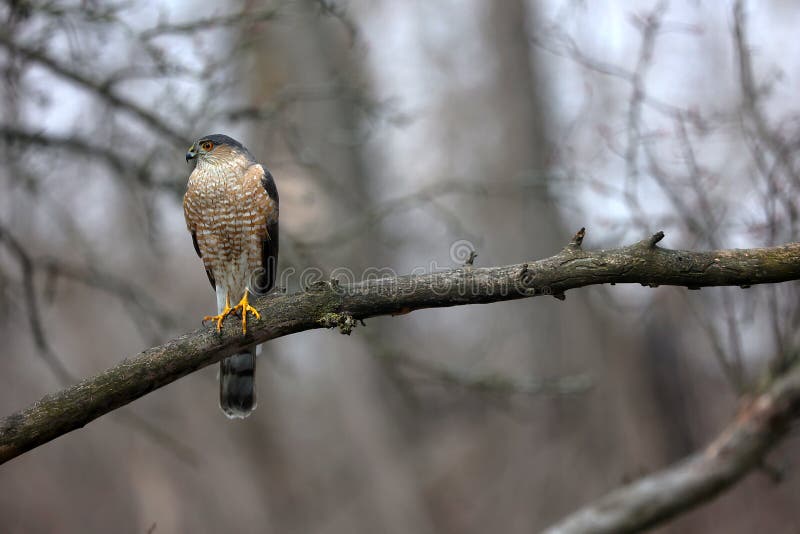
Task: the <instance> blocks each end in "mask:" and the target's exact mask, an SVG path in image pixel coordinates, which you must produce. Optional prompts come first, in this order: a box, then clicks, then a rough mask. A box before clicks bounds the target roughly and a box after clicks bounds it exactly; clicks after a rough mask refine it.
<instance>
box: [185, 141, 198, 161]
mask: <svg viewBox="0 0 800 534" xmlns="http://www.w3.org/2000/svg"><path fill="white" fill-rule="evenodd" d="M196 157H197V151H196V150H195V148H194V145H192V146H190V147H189V150H187V151H186V163H189V160H193V159H194V158H196Z"/></svg>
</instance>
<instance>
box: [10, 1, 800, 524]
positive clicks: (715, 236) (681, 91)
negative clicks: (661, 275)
mask: <svg viewBox="0 0 800 534" xmlns="http://www.w3.org/2000/svg"><path fill="white" fill-rule="evenodd" d="M0 6H1V7H0V18H2V20H3V21H4V25H3V28H2V31H0V69H2V84H0V92H1V93H2V95H1V96H0V106H2V119H0V139H1V140H2V143H0V157H2V161H3V164H2V166H0V191H2V195H0V317H1V318H2V323H0V330H2V335H3V338H4V339H5V340H6V341H5V350H4V351H3V352H4V355H3V356H4V357H3V359H2V362H3V366H4V367H3V372H2V373H0V413H2V414H4V415H5V414H6V413H11V412H13V411H14V410H17V409H19V408H22V407H24V406H26V405H27V404H29V403H31V402H33V401H35V400H36V399H37V398H39V397H40V396H42V395H44V394H46V393H48V392H51V391H53V390H55V389H58V388H59V387H61V386H63V385H66V384H69V383H72V382H74V381H75V380H76V379H77V378H79V377H83V376H88V375H91V374H93V373H96V372H99V371H101V370H102V369H105V368H107V367H109V366H111V365H113V364H115V363H116V362H118V361H119V360H120V359H121V358H123V357H125V356H127V355H131V354H134V353H136V352H137V351H140V350H142V349H144V348H147V347H148V346H151V345H153V344H156V343H158V342H161V341H164V340H166V339H168V338H170V337H172V336H174V335H177V334H179V333H182V332H185V331H187V330H190V329H193V328H196V327H197V325H198V319H199V317H201V316H202V315H204V314H205V313H208V312H209V311H210V310H212V309H213V306H214V298H213V294H212V292H211V291H210V290H209V288H208V285H207V284H208V282H207V280H206V278H205V274H204V273H203V270H202V268H201V265H200V262H199V260H197V258H196V256H195V254H194V250H193V249H192V245H191V239H190V238H189V236H188V233H187V232H186V230H185V225H184V222H183V213H182V210H181V207H180V199H181V196H182V194H183V191H184V188H185V183H186V179H187V176H188V174H189V169H188V168H187V167H186V166H184V165H183V154H184V151H185V149H186V147H187V146H188V145H189V144H190V143H191V142H192V140H193V139H194V138H196V137H197V136H199V135H202V134H206V133H211V132H224V133H228V134H230V135H232V136H234V137H236V138H238V139H240V140H242V141H243V142H244V143H245V144H246V145H247V146H249V147H250V148H251V150H252V151H253V152H254V154H256V156H257V158H258V159H259V160H261V161H263V162H265V163H266V164H267V165H268V166H269V167H270V169H271V171H272V173H273V174H274V175H275V177H276V180H277V183H278V187H279V190H280V193H281V206H282V213H281V231H282V234H283V235H282V237H281V242H282V251H281V253H282V256H281V269H282V271H283V273H284V276H283V277H282V279H281V284H282V285H283V286H285V287H287V288H288V289H297V288H300V287H304V286H305V285H307V284H308V283H309V282H310V281H312V280H313V279H314V278H315V277H325V278H327V277H328V276H330V275H334V276H347V274H346V273H348V272H352V273H357V276H360V275H361V273H368V274H369V273H375V272H382V270H384V269H391V270H392V271H395V272H399V273H405V272H411V271H412V270H414V269H421V268H422V269H425V270H426V271H429V270H433V269H436V268H445V267H451V266H453V265H457V264H458V263H459V262H463V260H464V258H459V257H454V251H455V250H456V249H455V248H454V246H452V245H454V244H457V243H461V242H463V241H466V242H469V243H470V244H471V245H472V246H473V247H475V249H476V250H477V252H478V254H479V256H478V259H477V264H479V265H500V264H506V263H514V262H520V261H524V260H526V259H532V258H539V257H544V256H548V255H550V254H552V253H554V252H556V251H557V250H558V249H560V248H561V247H562V246H563V244H564V243H565V242H566V241H567V240H568V237H569V236H570V235H572V233H573V232H574V231H575V230H576V229H577V228H578V227H580V226H584V225H585V226H587V227H589V229H590V234H589V238H588V239H587V246H589V247H592V248H595V247H600V246H616V245H619V244H621V243H624V242H629V241H630V240H633V239H639V238H641V237H643V236H645V235H648V234H650V233H652V232H653V231H655V230H658V229H663V230H665V231H666V233H667V242H668V245H669V246H670V247H673V248H693V249H702V248H718V247H733V246H767V245H772V244H780V243H784V242H788V241H797V240H798V225H800V222H798V200H797V199H798V198H800V178H799V177H800V168H798V161H797V157H796V156H795V153H797V150H796V149H797V147H798V141H800V136H798V132H800V130H799V129H798V113H797V110H796V109H795V108H794V107H793V105H792V103H793V102H794V100H795V99H793V98H792V96H793V94H794V92H795V91H794V90H793V89H794V88H795V87H796V86H797V83H798V81H800V80H798V78H797V77H798V76H799V75H800V74H798V73H800V71H799V70H798V64H797V62H796V61H794V57H796V54H791V53H787V51H790V50H793V48H794V47H796V46H798V44H797V40H796V39H795V38H794V35H795V31H794V29H795V28H796V27H797V24H798V23H800V21H798V18H800V10H798V9H797V8H796V7H794V6H793V5H792V4H791V3H786V2H781V1H778V0H775V1H770V2H766V3H762V4H760V5H759V6H760V8H761V9H759V10H755V8H753V7H750V9H748V4H747V3H746V2H720V3H714V4H706V3H700V2H677V1H676V2H672V3H667V2H639V3H636V5H634V6H632V5H631V4H630V3H627V2H612V3H609V4H607V5H605V6H602V7H598V6H594V5H590V4H589V3H586V2H581V1H575V0H562V1H557V0H552V1H550V0H548V1H545V2H525V1H522V0H509V1H507V2H480V1H474V0H473V1H467V2H464V1H462V2H454V1H450V2H443V3H436V4H428V3H421V2H392V1H391V0H381V1H373V2H361V1H351V2H344V1H341V2H334V1H331V0H297V1H288V0H287V1H278V2H274V3H263V4H261V3H254V2H229V3H226V4H224V5H215V6H209V5H204V6H198V5H196V4H190V3H183V2H170V3H167V4H164V5H161V4H157V3H152V2H148V1H146V0H141V1H139V0H135V1H131V2H124V3H111V4H104V3H101V2H65V1H64V2H62V1H52V2H47V1H44V2H38V1H19V0H15V1H6V2H4V3H3V4H0ZM345 269H346V270H345ZM797 302H798V284H796V283H794V284H783V285H780V286H765V287H754V288H752V289H749V290H747V291H742V290H741V289H738V288H715V289H705V290H703V291H701V292H687V291H684V290H680V289H675V288H664V289H656V290H652V289H646V288H639V287H637V288H628V287H619V286H618V287H615V288H604V287H592V288H587V289H585V290H581V291H576V292H573V293H571V294H570V295H569V298H568V299H567V300H566V301H565V302H559V301H557V300H556V299H547V300H544V299H536V300H533V301H530V300H523V301H516V302H511V303H501V304H493V305H490V306H474V307H466V308H455V309H448V310H426V311H420V312H415V313H414V314H410V315H406V316H401V317H394V318H376V319H373V320H371V321H369V324H368V326H367V328H363V329H359V330H358V331H357V332H356V334H354V335H353V336H350V337H344V336H339V335H336V334H335V333H333V332H328V331H315V332H307V333H304V334H302V335H299V336H295V337H292V338H285V339H279V340H275V341H273V342H270V343H268V344H266V345H264V347H263V351H262V356H261V360H262V361H264V362H265V363H263V364H261V365H260V367H259V375H258V382H259V396H260V399H259V409H258V410H257V411H256V412H255V414H254V415H253V416H251V417H250V418H249V419H247V420H246V421H244V422H240V423H235V422H230V421H228V420H227V419H225V418H224V417H223V416H222V415H221V413H220V412H219V410H218V408H217V406H216V394H217V390H216V386H215V383H216V377H215V373H216V367H214V368H213V369H211V368H209V369H205V370H203V371H201V372H198V373H194V374H192V375H190V376H188V377H186V378H184V379H183V380H181V381H179V382H177V383H175V384H173V385H171V386H169V387H167V388H164V389H161V390H159V391H157V392H155V393H154V394H151V395H149V396H147V397H145V398H143V399H141V400H139V401H137V402H136V403H134V404H132V405H131V406H129V407H126V408H123V409H122V410H119V411H118V412H115V413H113V414H111V415H110V416H108V417H105V418H102V419H100V420H98V421H97V422H95V423H93V424H92V425H90V426H89V427H87V428H86V429H85V430H82V431H80V432H77V433H73V434H70V435H68V436H65V437H64V438H61V439H59V440H58V441H57V442H55V443H51V444H49V445H47V446H45V447H42V448H40V449H37V450H36V451H34V452H32V453H29V454H27V455H25V456H23V457H21V458H19V459H17V460H15V461H13V462H11V463H9V464H7V465H4V466H3V467H2V470H3V476H2V477H0V527H2V528H0V530H2V531H3V532H53V531H98V532H106V531H109V530H124V531H133V532H147V531H157V532H186V531H190V532H218V531H234V532H239V531H244V532H248V531H262V530H268V531H276V532H325V533H336V532H398V533H407V532H454V533H455V532H458V533H462V532H484V531H486V530H487V529H492V530H497V531H500V532H530V531H531V530H539V529H540V528H542V527H544V526H546V525H548V524H550V523H552V522H553V521H555V520H557V519H558V518H560V517H561V516H563V515H565V514H566V513H568V512H569V511H571V510H573V509H575V508H576V507H578V506H579V505H580V504H582V503H584V502H587V501H590V500H591V499H593V498H596V497H598V496H600V495H603V494H604V493H606V492H608V491H609V490H611V489H613V488H615V487H617V486H619V485H620V484H621V483H623V482H624V481H626V480H630V479H633V478H636V477H638V476H640V475H641V474H643V473H647V472H650V471H653V470H657V469H659V468H662V467H664V466H666V465H669V464H670V463H672V462H674V461H676V460H677V459H679V458H681V457H683V456H685V455H686V454H688V453H689V452H690V451H693V450H696V449H697V448H699V447H700V446H702V445H703V444H704V443H705V442H707V441H708V439H709V438H710V437H712V436H713V435H715V434H716V433H717V432H718V431H719V430H720V428H721V427H722V425H723V424H724V422H725V421H727V420H728V419H729V418H730V416H731V415H732V414H733V413H734V411H735V407H736V399H737V397H738V396H739V395H740V394H741V393H743V392H745V391H748V390H749V389H751V388H752V387H753V385H754V384H755V383H756V382H757V381H758V380H759V379H760V377H761V376H762V375H763V374H764V373H765V370H766V369H773V370H776V369H780V368H782V367H783V366H785V365H786V362H787V361H788V359H789V358H790V357H791V355H792V354H796V352H797V350H798V342H800V339H798V336H799V335H798V331H800V329H798V323H800V306H798V305H797ZM793 454H795V455H796V454H797V443H796V441H792V440H789V441H787V442H786V443H785V444H784V445H782V446H781V448H779V450H778V452H777V453H776V454H775V458H777V459H778V460H777V461H778V462H779V464H781V465H778V468H779V469H782V468H783V465H782V461H783V460H782V459H783V458H788V457H790V456H792V455H793ZM773 467H774V466H773ZM771 470H774V469H771ZM784 474H785V480H784V481H783V483H782V484H780V485H778V486H774V485H773V483H772V482H771V480H770V478H769V477H766V476H763V475H762V474H759V473H756V474H753V475H751V476H750V477H749V478H748V479H747V480H746V481H745V482H744V483H743V484H741V485H739V486H737V487H736V488H735V489H734V490H732V491H731V492H729V493H728V494H727V495H725V496H724V497H723V498H721V499H719V500H718V501H716V502H714V503H712V504H711V505H709V506H707V507H705V508H702V509H700V510H697V511H695V512H692V513H690V514H688V515H686V516H684V517H682V518H679V519H678V520H677V521H675V522H673V523H672V524H671V525H669V526H667V527H664V531H674V532H708V531H721V532H752V531H754V530H764V531H770V532H790V531H793V529H797V528H800V523H798V521H800V519H798V517H797V514H796V510H795V508H796V506H795V504H796V503H795V499H794V496H796V495H797V494H798V492H800V482H798V478H797V477H796V476H794V474H793V472H791V471H788V472H786V473H784ZM754 500H757V503H758V505H757V506H753V505H752V503H753V502H754Z"/></svg>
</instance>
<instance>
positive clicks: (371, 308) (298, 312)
mask: <svg viewBox="0 0 800 534" xmlns="http://www.w3.org/2000/svg"><path fill="white" fill-rule="evenodd" d="M662 237H663V234H662V233H660V232H659V233H658V234H656V235H654V236H652V237H651V238H649V239H645V240H643V241H641V242H639V243H636V244H634V245H631V246H628V247H624V248H619V249H613V250H601V251H594V252H586V251H583V250H581V248H580V245H581V241H582V238H583V236H582V235H581V233H580V232H579V234H577V235H576V236H575V238H574V239H573V241H572V243H570V244H569V245H568V246H567V247H565V248H564V250H562V251H561V252H560V253H559V254H557V255H555V256H552V257H550V258H546V259H543V260H539V261H535V262H530V263H525V264H520V265H510V266H504V267H493V268H480V269H479V268H473V267H471V266H467V267H464V268H459V269H453V270H448V271H442V272H435V273H430V274H424V275H408V276H397V277H388V278H382V279H379V280H365V281H362V282H357V283H352V284H339V283H327V282H323V283H318V284H316V285H314V286H312V287H310V288H308V289H307V290H306V291H302V292H298V293H293V294H289V295H284V294H272V295H268V296H266V297H262V298H259V299H257V300H256V301H255V302H254V304H255V306H256V307H257V308H258V309H259V310H260V311H261V312H262V319H260V320H257V321H256V320H252V321H248V326H249V328H248V332H247V335H246V336H242V335H241V334H240V333H239V332H240V331H239V327H238V325H235V324H233V323H235V321H230V322H228V323H227V324H226V327H225V328H224V329H223V331H222V333H221V334H218V333H216V332H215V331H214V329H213V328H211V327H207V328H202V329H200V330H197V331H195V332H193V333H190V334H186V335H183V336H181V337H179V338H177V339H174V340H172V341H169V342H167V343H165V344H163V345H161V346H158V347H153V348H151V349H148V350H146V351H144V352H142V353H141V354H139V355H138V356H137V357H135V358H131V359H125V360H123V361H122V362H121V363H120V364H118V365H117V366H115V367H113V368H111V369H109V370H107V371H105V372H103V373H101V374H99V375H97V376H95V377H92V378H88V379H86V380H84V381H83V382H81V383H80V384H78V385H75V386H72V387H70V388H67V389H65V390H63V391H60V392H58V393H54V394H52V395H48V396H46V397H44V398H43V399H41V400H39V401H38V402H36V403H35V404H34V405H32V406H31V407H29V408H27V409H25V410H23V411H21V412H18V413H16V414H13V415H11V416H9V417H7V418H5V419H4V420H2V421H0V463H3V462H6V461H8V460H10V459H11V458H14V457H16V456H18V455H20V454H22V453H24V452H25V451H28V450H30V449H32V448H34V447H37V446H39V445H41V444H43V443H46V442H48V441H50V440H52V439H55V438H57V437H58V436H60V435H62V434H65V433H67V432H70V431H72V430H75V429H76V428H80V427H82V426H84V425H85V424H87V423H89V422H90V421H92V420H94V419H96V418H98V417H100V416H101V415H103V414H106V413H108V412H110V411H112V410H115V409H116V408H119V407H120V406H123V405H125V404H127V403H129V402H131V401H133V400H135V399H137V398H139V397H141V396H143V395H146V394H147V393H149V392H151V391H153V390H155V389H158V388H160V387H162V386H165V385H166V384H169V383H170V382H173V381H175V380H177V379H178V378H180V377H182V376H185V375H187V374H189V373H191V372H193V371H196V370H198V369H200V368H202V367H205V366H207V365H210V364H212V363H215V362H217V361H219V360H221V359H222V358H225V357H226V356H230V355H231V354H234V353H236V352H238V351H240V350H242V349H243V348H244V347H246V346H249V345H252V344H254V343H262V342H264V341H267V340H270V339H274V338H277V337H281V336H285V335H289V334H293V333H296V332H302V331H304V330H311V329H314V328H321V327H333V326H338V327H340V328H341V329H342V331H343V332H349V330H351V329H352V327H353V326H354V325H355V324H356V321H357V320H360V319H365V318H368V317H374V316H377V315H390V314H400V313H407V312H409V311H413V310H418V309H423V308H436V307H446V306H457V305H463V304H479V303H488V302H498V301H503V300H512V299H519V298H525V297H532V296H535V295H552V296H554V297H556V298H564V292H565V291H567V290H569V289H573V288H578V287H583V286H588V285H594V284H605V283H612V284H613V283H639V284H642V285H647V286H653V287H654V286H657V285H678V286H687V287H690V288H699V287H704V286H723V285H733V286H749V285H752V284H763V283H777V282H785V281H789V280H797V279H800V243H792V244H789V245H784V246H781V247H773V248H764V249H748V250H718V251H711V252H689V251H681V250H667V249H663V248H660V247H658V246H657V245H656V244H657V243H658V242H659V241H660V240H661V238H662Z"/></svg>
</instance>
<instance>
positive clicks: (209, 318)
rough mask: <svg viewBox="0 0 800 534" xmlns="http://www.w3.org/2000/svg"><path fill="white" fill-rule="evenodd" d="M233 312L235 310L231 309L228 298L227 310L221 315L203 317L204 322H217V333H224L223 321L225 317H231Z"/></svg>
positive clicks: (226, 299)
mask: <svg viewBox="0 0 800 534" xmlns="http://www.w3.org/2000/svg"><path fill="white" fill-rule="evenodd" d="M231 312H233V308H231V305H230V302H229V301H228V297H227V296H226V297H225V309H224V310H222V313H220V314H219V315H206V316H205V317H203V322H205V321H214V322H216V323H217V332H221V331H222V321H223V319H225V317H227V316H228V315H230V314H231Z"/></svg>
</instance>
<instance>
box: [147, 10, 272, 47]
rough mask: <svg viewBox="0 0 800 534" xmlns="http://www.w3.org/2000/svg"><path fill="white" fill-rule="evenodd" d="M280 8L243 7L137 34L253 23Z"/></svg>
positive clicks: (155, 34) (153, 35) (149, 36)
mask: <svg viewBox="0 0 800 534" xmlns="http://www.w3.org/2000/svg"><path fill="white" fill-rule="evenodd" d="M279 12H280V9H279V8H278V7H271V8H267V9H263V10H261V11H253V10H250V9H245V10H243V11H240V12H238V13H233V14H231V15H227V16H219V15H215V16H212V17H207V18H202V19H196V20H193V21H191V22H186V23H183V24H170V23H163V24H159V25H158V26H154V27H152V28H150V29H147V30H144V31H143V32H141V33H140V34H139V37H140V38H141V39H143V40H148V39H154V38H157V37H162V36H165V35H175V34H187V33H195V32H205V31H209V30H210V29H213V28H230V27H232V26H243V25H255V24H258V23H259V22H265V21H268V20H272V19H274V18H276V17H277V16H278V14H279Z"/></svg>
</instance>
